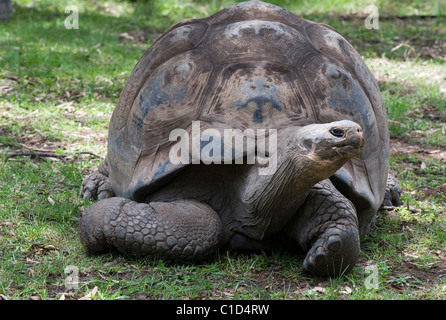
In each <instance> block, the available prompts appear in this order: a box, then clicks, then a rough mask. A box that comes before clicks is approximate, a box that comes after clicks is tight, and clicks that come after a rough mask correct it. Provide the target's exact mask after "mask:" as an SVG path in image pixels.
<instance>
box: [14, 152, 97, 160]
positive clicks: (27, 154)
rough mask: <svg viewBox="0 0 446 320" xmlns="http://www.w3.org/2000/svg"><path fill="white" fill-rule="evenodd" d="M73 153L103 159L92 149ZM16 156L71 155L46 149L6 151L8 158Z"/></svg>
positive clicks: (53, 156)
mask: <svg viewBox="0 0 446 320" xmlns="http://www.w3.org/2000/svg"><path fill="white" fill-rule="evenodd" d="M73 154H76V155H80V154H88V155H91V156H93V157H95V158H99V159H103V157H101V156H100V155H97V154H96V153H93V152H90V151H79V152H74V153H73ZM15 157H34V158H58V159H65V158H68V157H69V155H67V154H62V153H54V152H46V151H30V152H7V153H6V160H8V159H9V158H15Z"/></svg>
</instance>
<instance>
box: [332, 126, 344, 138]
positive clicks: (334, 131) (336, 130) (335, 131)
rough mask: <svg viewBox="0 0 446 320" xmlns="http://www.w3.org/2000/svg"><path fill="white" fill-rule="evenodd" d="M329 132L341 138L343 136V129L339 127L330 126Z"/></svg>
mask: <svg viewBox="0 0 446 320" xmlns="http://www.w3.org/2000/svg"><path fill="white" fill-rule="evenodd" d="M330 133H331V134H332V135H334V136H335V137H338V138H341V137H343V136H344V130H342V129H341V128H336V127H335V128H331V129H330Z"/></svg>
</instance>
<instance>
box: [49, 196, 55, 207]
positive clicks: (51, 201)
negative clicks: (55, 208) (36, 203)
mask: <svg viewBox="0 0 446 320" xmlns="http://www.w3.org/2000/svg"><path fill="white" fill-rule="evenodd" d="M48 202H49V203H51V204H52V205H54V204H55V203H56V202H55V201H54V200H53V199H52V198H51V197H50V196H48Z"/></svg>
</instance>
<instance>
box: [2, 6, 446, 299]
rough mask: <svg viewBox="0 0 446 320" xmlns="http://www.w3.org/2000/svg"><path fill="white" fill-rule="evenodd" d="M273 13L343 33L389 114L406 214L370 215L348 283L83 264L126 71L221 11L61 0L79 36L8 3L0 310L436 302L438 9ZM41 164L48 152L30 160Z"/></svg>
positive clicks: (441, 63) (439, 287)
mask: <svg viewBox="0 0 446 320" xmlns="http://www.w3.org/2000/svg"><path fill="white" fill-rule="evenodd" d="M271 2H272V3H275V4H278V5H281V6H283V7H285V8H287V9H289V10H291V11H293V12H296V13H299V14H301V15H303V16H304V17H306V18H309V19H312V20H316V21H320V22H324V23H327V24H330V25H332V26H333V27H335V28H336V29H338V30H339V31H340V32H341V33H342V34H344V35H345V36H346V37H347V38H348V39H349V40H350V41H351V42H352V43H353V44H354V46H355V47H357V48H358V50H359V51H360V52H361V54H362V55H363V56H364V59H365V61H366V63H367V64H368V66H369V67H370V69H371V70H372V72H373V73H374V75H375V77H376V79H377V80H378V83H379V86H380V89H381V91H382V94H383V98H384V100H385V102H386V106H387V110H388V116H389V126H390V133H391V138H392V158H391V170H392V172H393V173H394V174H395V175H396V176H397V177H398V179H399V181H400V184H401V186H402V188H403V191H404V195H403V206H402V207H400V208H397V209H395V210H390V211H380V212H379V213H378V220H377V224H376V226H375V227H374V228H373V229H372V231H371V232H370V233H369V234H367V235H365V236H363V237H362V239H361V243H362V248H361V257H360V261H359V263H358V265H357V266H356V267H355V268H354V269H353V271H352V272H351V273H349V274H346V275H343V276H341V277H338V278H335V279H318V278H313V277H309V276H308V275H306V274H303V273H302V271H301V264H302V257H296V256H293V255H291V254H288V253H277V254H274V255H267V254H252V255H249V254H236V253H228V252H220V253H219V254H218V255H217V256H216V257H215V258H213V259H211V261H209V262H207V263H203V264H198V265H196V264H169V263H167V262H163V261H160V260H156V259H135V258H132V257H124V256H117V255H112V254H108V255H101V256H95V257H89V256H86V255H85V254H84V251H83V249H82V247H81V244H80V242H79V239H78V236H77V221H78V218H79V215H80V214H81V211H82V210H83V209H84V208H85V207H86V206H88V205H90V204H91V203H90V202H88V203H84V202H83V201H82V199H81V197H80V196H79V187H80V183H81V180H82V178H83V176H84V175H85V174H87V173H88V172H89V171H91V170H92V169H94V168H96V167H97V166H98V165H99V163H100V162H101V161H102V159H101V157H103V156H105V152H106V136H107V128H108V121H109V119H110V115H111V112H112V110H113V108H114V106H115V104H116V101H117V98H118V96H119V94H120V92H121V89H122V86H123V85H124V83H125V81H126V79H127V77H128V76H129V75H130V72H131V70H132V68H133V66H134V65H135V64H136V62H137V61H138V59H139V57H140V56H141V55H142V54H143V53H144V52H145V50H146V49H147V47H148V46H149V45H150V44H151V43H152V42H153V39H155V38H156V37H157V35H159V33H161V32H163V31H164V30H165V29H167V28H168V27H169V26H170V25H172V24H173V23H175V22H177V21H178V20H181V19H183V18H193V17H203V16H205V15H208V14H212V13H213V12H215V11H217V10H218V9H220V8H222V7H224V6H227V5H230V4H232V3H233V1H229V0H222V1H201V0H200V1H186V0H183V1H180V0H176V1H174V0H170V1H147V2H145V1H136V2H135V3H133V2H130V1H84V0H78V1H70V3H72V4H74V5H76V6H77V7H78V8H79V29H71V30H69V29H65V27H64V20H65V18H66V17H67V16H68V13H65V7H66V5H67V2H66V1H49V0H40V1H27V0H19V1H14V6H15V10H16V11H15V13H14V15H13V18H12V19H11V20H10V21H6V22H1V25H0V28H1V32H0V97H1V99H0V124H1V126H0V151H1V154H0V257H1V258H0V299H10V300H16V299H45V300H47V299H48V300H49V299H61V298H65V299H79V298H82V297H85V298H93V299H103V300H115V299H274V300H276V299H277V300H278V299H311V300H315V299H322V300H327V299H336V300H340V299H360V300H362V299H364V300H375V299H376V300H383V299H428V300H436V299H444V297H445V295H446V278H445V277H444V270H445V269H446V249H445V248H446V233H445V230H446V214H445V213H446V209H445V208H446V197H445V193H446V187H445V186H446V172H445V162H446V148H445V145H446V141H445V136H446V135H445V130H446V128H445V119H446V110H445V107H446V102H445V101H446V97H445V95H446V87H445V81H444V79H445V74H446V62H445V57H446V54H445V53H446V47H445V45H446V44H445V43H444V39H443V38H442V37H443V36H444V34H445V33H446V21H445V17H444V14H445V8H444V6H442V5H441V1H435V0H431V1H410V2H409V1H384V0H382V1H375V2H373V1H351V2H350V1H344V0H337V1H322V0H320V1H311V2H310V1H287V0H281V1H271ZM371 3H374V4H375V5H376V6H377V7H378V8H379V11H380V17H381V16H382V18H380V21H379V23H380V28H379V29H378V30H373V29H372V30H368V29H366V28H364V24H363V23H364V12H363V11H364V8H365V7H366V6H367V5H369V4H371ZM441 14H443V16H438V15H441ZM432 15H436V16H437V17H420V16H432ZM394 16H399V17H400V18H399V19H396V18H393V17H394ZM19 151H20V152H25V153H26V152H29V153H34V154H35V156H19V155H18V154H17V153H18V152H19ZM85 151H88V152H89V153H88V154H85V153H82V152H85ZM44 152H47V153H48V152H51V153H52V155H50V156H48V155H46V156H40V157H39V156H36V154H39V153H40V154H42V153H44ZM67 267H75V268H76V269H75V270H77V271H76V272H77V273H75V275H76V276H77V277H78V280H79V283H78V285H77V286H76V287H75V288H73V289H67V287H66V285H65V284H66V283H65V281H66V279H67V276H68V273H67V272H65V270H66V268H67ZM371 271H372V274H370V272H371ZM373 272H375V273H373ZM371 280H374V281H375V282H374V285H373V286H371V285H370V281H371Z"/></svg>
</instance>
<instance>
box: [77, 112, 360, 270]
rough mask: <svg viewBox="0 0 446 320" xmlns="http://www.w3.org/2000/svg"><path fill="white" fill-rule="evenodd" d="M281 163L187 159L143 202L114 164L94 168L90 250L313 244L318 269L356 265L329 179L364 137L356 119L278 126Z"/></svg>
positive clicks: (347, 205) (350, 219) (173, 253)
mask: <svg viewBox="0 0 446 320" xmlns="http://www.w3.org/2000/svg"><path fill="white" fill-rule="evenodd" d="M277 141H278V148H277V170H276V171H275V173H274V174H272V175H259V173H258V166H259V164H253V165H247V164H243V165H242V164H240V165H235V164H234V165H217V164H211V165H204V164H198V165H189V166H188V167H186V168H185V169H184V170H183V171H181V173H180V174H179V175H178V176H177V177H176V178H175V180H173V181H172V182H171V183H169V184H168V185H166V186H165V187H163V188H161V189H160V190H158V191H156V192H155V193H153V194H148V195H147V198H146V199H145V201H144V202H140V203H138V202H135V201H132V200H130V199H126V198H122V197H112V195H113V194H114V192H113V189H112V188H110V184H109V182H108V178H107V175H108V174H107V164H106V163H104V164H103V165H102V166H101V168H100V170H99V171H97V172H95V173H94V174H92V175H90V176H89V177H87V178H86V179H85V180H84V182H83V187H82V192H83V194H84V196H85V199H87V198H89V197H91V196H97V197H98V198H99V199H102V200H100V201H98V202H96V203H95V204H93V205H92V206H90V207H89V208H88V209H87V210H86V211H85V212H84V213H83V215H82V217H81V219H80V224H79V234H80V237H81V241H82V243H83V245H84V247H85V248H86V250H87V252H88V253H90V254H94V253H100V252H104V251H107V250H110V249H117V250H118V251H120V252H127V253H133V254H137V255H140V256H159V257H162V258H167V259H179V260H194V261H196V260H200V259H204V258H206V257H209V256H210V255H211V254H213V253H215V251H216V250H217V249H218V248H228V249H233V250H252V249H262V250H275V249H281V248H291V249H294V250H296V251H302V250H303V251H304V252H307V254H306V257H305V260H304V263H303V269H304V271H306V272H309V273H312V274H314V275H322V276H324V275H330V276H335V275H339V274H340V273H342V272H347V271H349V270H350V269H351V268H352V267H353V266H354V265H355V263H356V260H357V258H358V256H359V250H360V243H359V231H358V220H357V217H356V211H355V208H354V206H353V205H352V203H351V202H350V201H349V200H348V199H347V198H345V197H344V196H343V195H342V194H341V193H340V192H339V191H337V190H336V188H335V187H334V186H333V184H332V183H331V182H330V180H328V178H329V177H331V176H332V175H333V174H334V173H335V172H336V171H337V170H339V169H340V168H341V167H342V166H343V165H344V164H345V163H346V161H348V160H350V159H352V158H354V157H356V156H358V155H359V154H360V152H361V148H362V146H363V144H364V137H363V132H362V129H361V127H360V126H359V125H358V124H356V123H354V122H352V121H348V120H344V121H337V122H332V123H327V124H311V125H307V126H303V127H288V128H283V129H281V130H278V139H277Z"/></svg>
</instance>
